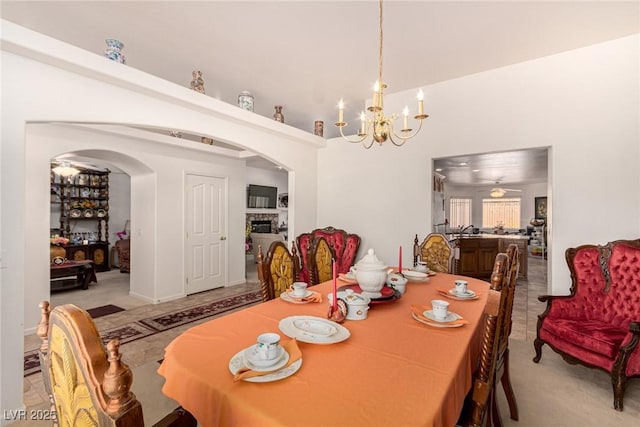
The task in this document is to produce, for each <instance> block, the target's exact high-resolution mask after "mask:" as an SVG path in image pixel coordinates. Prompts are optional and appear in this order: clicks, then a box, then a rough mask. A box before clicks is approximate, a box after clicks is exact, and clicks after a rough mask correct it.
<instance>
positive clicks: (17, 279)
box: [0, 21, 324, 424]
mask: <svg viewBox="0 0 640 427" xmlns="http://www.w3.org/2000/svg"><path fill="white" fill-rule="evenodd" d="M1 25H2V34H1V37H2V40H1V42H2V44H1V47H2V52H1V55H2V56H1V58H0V60H1V61H2V75H1V78H2V129H1V131H2V142H1V146H0V161H1V162H2V164H1V169H0V170H1V175H0V184H1V187H0V207H1V215H0V254H1V255H2V258H1V260H2V265H1V266H0V308H1V310H0V342H1V343H2V347H1V349H0V364H1V365H0V407H2V408H3V410H7V411H9V410H16V409H18V408H20V407H21V405H22V385H23V377H22V376H23V365H22V359H23V341H24V337H23V333H24V330H25V329H31V328H33V327H34V326H35V324H36V322H37V320H38V319H37V317H38V314H37V312H38V310H37V302H38V301H37V298H38V296H39V295H41V294H42V290H43V289H44V288H46V287H47V286H48V281H49V277H48V276H49V274H48V267H47V265H48V261H47V260H48V257H49V255H48V245H49V244H48V240H47V239H46V238H42V235H43V233H44V235H45V236H48V234H49V221H50V218H49V216H50V215H49V210H50V206H49V172H48V162H49V159H50V158H51V157H53V155H55V154H59V153H57V152H56V153H53V152H51V151H50V150H52V148H51V147H46V149H45V148H44V147H45V146H46V145H47V143H50V144H55V150H53V151H57V150H60V152H67V151H69V150H76V151H81V152H83V154H86V155H88V156H91V154H97V155H94V156H92V157H97V158H101V157H102V156H108V157H109V159H110V160H111V161H113V162H114V164H117V165H118V166H119V167H121V169H122V170H124V171H125V172H127V173H128V174H130V175H131V177H132V178H131V192H132V196H133V195H134V194H140V195H141V197H136V198H133V199H132V204H131V215H132V221H133V219H134V218H136V216H137V217H138V218H140V220H139V221H138V223H137V224H132V225H133V226H132V231H133V233H134V234H135V235H136V236H137V241H136V242H137V243H136V244H138V245H141V244H142V245H144V247H145V248H147V249H149V251H148V255H147V256H144V257H137V259H136V260H135V261H134V259H133V258H132V260H131V261H132V263H134V262H137V263H138V265H132V275H133V271H134V268H133V267H135V270H142V271H150V274H151V282H150V283H147V284H144V285H140V286H141V289H140V291H141V292H142V293H144V294H145V295H149V294H150V293H151V294H152V295H154V297H155V298H158V299H159V298H162V297H166V296H169V295H171V292H172V290H173V289H174V286H177V285H174V284H172V283H171V281H170V280H166V278H165V277H163V276H164V275H165V274H166V273H167V268H168V267H163V266H162V265H171V266H174V268H175V265H176V260H178V261H177V262H178V263H180V262H181V261H182V259H183V256H182V233H181V231H180V230H181V229H182V228H181V227H182V224H181V222H180V218H181V215H182V212H181V209H182V205H183V204H182V199H181V198H180V199H178V200H176V199H175V197H164V196H163V195H166V194H170V195H174V196H175V195H178V194H182V190H181V188H182V185H183V176H184V173H185V172H187V171H190V170H192V169H194V170H201V169H206V170H211V168H213V167H218V166H220V163H219V162H217V163H216V162H215V161H212V158H211V155H212V154H216V153H217V151H216V150H217V149H216V147H211V146H208V147H205V146H202V144H197V143H196V146H197V148H194V149H191V148H188V149H187V148H186V147H185V148H181V147H176V146H175V145H172V144H175V143H176V142H175V141H171V142H165V141H164V140H157V139H153V138H150V139H144V138H137V137H135V136H120V137H117V136H114V135H113V134H112V133H111V127H110V126H106V127H105V128H104V129H102V130H98V131H95V130H87V129H81V128H78V129H72V127H70V126H62V125H60V126H58V125H56V126H40V125H35V124H34V125H28V124H30V123H47V122H58V123H104V124H124V125H125V126H126V125H136V126H143V127H151V128H162V129H175V130H179V131H181V132H184V133H191V134H196V135H204V136H209V137H212V138H214V139H217V140H220V141H223V142H227V143H232V144H236V145H238V146H241V147H246V148H247V149H249V150H251V151H253V152H256V153H259V154H262V155H264V156H265V157H267V158H269V159H271V160H273V161H276V162H278V163H279V164H281V165H283V166H284V167H285V168H286V169H287V170H288V171H290V172H289V176H290V179H291V180H292V182H291V183H290V191H289V193H290V196H292V197H291V198H290V203H291V204H293V206H292V208H290V210H295V212H296V213H297V215H296V216H295V219H294V221H293V222H292V221H290V224H289V227H290V229H293V230H295V229H300V230H307V229H311V228H313V227H314V226H315V225H316V222H317V221H316V200H317V196H316V189H317V185H316V178H317V173H316V170H317V161H316V158H317V149H318V148H321V147H322V146H323V145H324V140H323V139H322V138H320V137H317V136H314V135H311V134H309V133H306V132H302V131H300V130H298V129H294V128H291V127H290V126H287V125H284V124H282V123H277V122H275V121H273V120H271V119H267V118H265V117H261V116H258V115H256V114H253V113H250V112H248V111H244V110H241V109H239V108H237V107H236V106H231V105H230V104H225V103H223V102H221V101H218V100H215V99H213V98H211V97H208V96H206V95H203V94H200V93H197V92H194V91H191V90H189V89H188V88H183V87H181V86H178V85H175V84H172V83H169V82H166V81H164V80H161V79H159V78H156V77H154V76H151V75H148V74H146V73H143V72H140V71H138V70H135V69H133V68H130V67H128V66H125V65H122V64H119V63H116V62H112V61H109V60H107V59H105V58H104V57H101V56H100V55H96V54H93V53H90V52H86V51H82V50H80V49H77V48H75V47H73V46H70V45H67V44H65V43H62V42H59V41H56V40H54V39H51V38H48V37H45V36H42V35H40V34H37V33H34V32H32V31H29V30H26V29H24V28H21V27H19V26H16V25H14V24H12V23H9V22H6V21H2V22H1ZM25 81H27V82H29V84H24V82H25ZM97 128H98V129H99V127H97ZM42 131H45V132H44V133H42ZM65 139H67V141H65ZM58 144H60V145H58ZM40 149H43V151H47V152H45V153H39V150H40ZM203 150H204V151H203ZM92 151H97V152H99V153H92ZM121 151H122V152H123V153H125V154H120V152H121ZM236 159H237V160H236V161H238V162H243V161H242V160H241V157H240V156H238V157H237V158H236ZM208 162H212V165H211V166H205V163H208ZM147 163H148V164H147ZM227 166H228V167H229V168H230V166H229V165H227ZM229 174H232V172H229ZM237 176H238V178H237V179H235V181H237V182H238V186H237V190H238V192H239V193H240V194H242V196H241V197H239V198H240V200H242V203H241V208H238V211H237V212H231V211H230V212H229V216H228V218H229V227H230V228H229V235H228V245H229V248H230V249H229V257H228V263H229V264H228V265H229V269H228V271H229V278H228V279H229V281H234V280H244V264H245V263H244V220H243V217H244V197H245V195H244V194H245V193H244V191H245V190H244V187H245V181H244V170H242V172H240V173H239V174H238V175H237ZM240 176H241V177H242V178H239V177H240ZM150 189H151V190H150ZM230 190H233V189H232V188H230ZM230 192H231V191H230ZM233 206H234V204H231V206H230V207H229V209H233ZM233 217H235V218H237V219H236V220H235V221H237V224H236V223H233V222H232V221H234V220H233V219H232V218H233ZM232 248H233V249H232ZM27 254H28V257H27ZM234 265H239V266H240V267H238V268H237V269H236V267H234ZM181 268H182V267H181V266H180V267H179V268H176V270H180V269H181ZM171 277H172V278H173V277H174V275H171ZM132 280H133V276H132ZM145 286H148V287H150V288H148V287H145ZM5 423H6V421H3V424H5Z"/></svg>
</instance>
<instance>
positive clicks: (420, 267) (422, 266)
mask: <svg viewBox="0 0 640 427" xmlns="http://www.w3.org/2000/svg"><path fill="white" fill-rule="evenodd" d="M414 268H415V270H416V271H420V272H422V273H426V272H427V271H428V270H429V268H428V267H427V263H426V262H424V261H418V263H417V264H416V266H415V267H414Z"/></svg>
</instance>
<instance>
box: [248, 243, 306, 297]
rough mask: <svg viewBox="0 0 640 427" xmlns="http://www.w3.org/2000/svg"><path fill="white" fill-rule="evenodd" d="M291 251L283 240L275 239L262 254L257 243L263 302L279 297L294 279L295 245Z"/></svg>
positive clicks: (296, 269) (295, 265)
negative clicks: (265, 252)
mask: <svg viewBox="0 0 640 427" xmlns="http://www.w3.org/2000/svg"><path fill="white" fill-rule="evenodd" d="M291 251H292V252H289V249H287V246H286V245H285V244H284V242H282V241H275V242H272V243H271V245H270V246H269V251H268V252H267V254H266V255H264V253H263V252H262V245H258V280H259V281H260V291H261V293H262V301H263V302H264V301H269V300H272V299H274V298H278V297H280V294H281V293H283V292H286V290H287V289H288V288H289V287H290V286H291V285H292V284H293V282H295V281H296V278H297V277H298V262H297V255H296V248H295V246H293V247H292V248H291Z"/></svg>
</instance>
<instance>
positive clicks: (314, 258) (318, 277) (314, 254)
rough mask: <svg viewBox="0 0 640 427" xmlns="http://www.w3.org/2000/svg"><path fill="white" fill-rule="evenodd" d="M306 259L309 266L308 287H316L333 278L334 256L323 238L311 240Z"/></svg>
mask: <svg viewBox="0 0 640 427" xmlns="http://www.w3.org/2000/svg"><path fill="white" fill-rule="evenodd" d="M308 257H309V262H308V265H309V266H310V269H309V273H310V277H309V286H313V285H317V284H318V283H322V282H326V281H327V280H331V279H332V278H333V265H332V264H333V260H334V259H335V254H334V252H333V249H331V247H330V246H329V243H328V242H327V240H326V239H325V238H324V237H323V236H316V237H314V238H313V240H312V241H311V245H310V250H309V254H308ZM336 268H337V266H336Z"/></svg>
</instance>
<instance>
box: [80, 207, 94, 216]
mask: <svg viewBox="0 0 640 427" xmlns="http://www.w3.org/2000/svg"><path fill="white" fill-rule="evenodd" d="M82 216H83V217H85V218H93V209H85V210H84V212H82Z"/></svg>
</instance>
